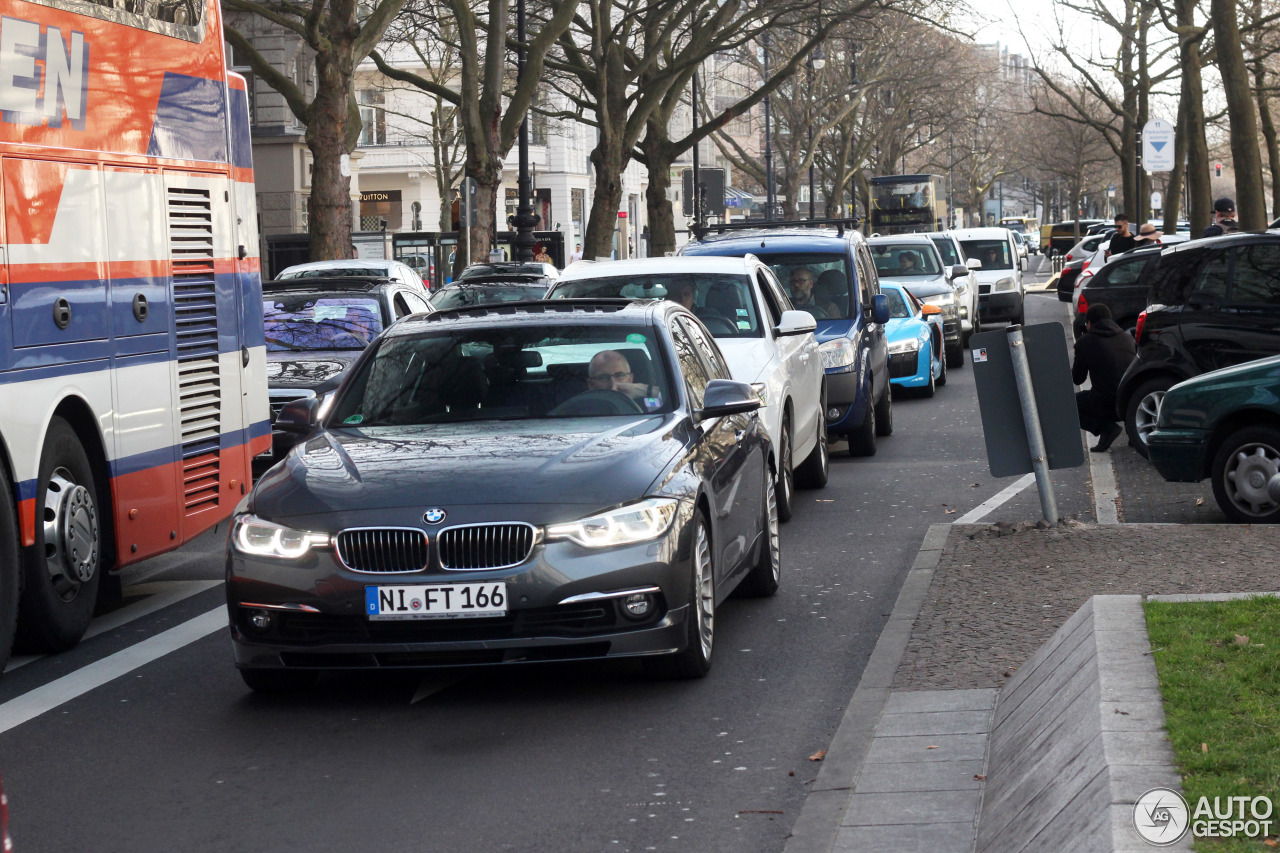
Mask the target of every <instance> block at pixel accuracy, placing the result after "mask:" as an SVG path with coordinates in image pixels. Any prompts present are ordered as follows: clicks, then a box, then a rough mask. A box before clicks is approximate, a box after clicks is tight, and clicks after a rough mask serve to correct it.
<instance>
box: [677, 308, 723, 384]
mask: <svg viewBox="0 0 1280 853" xmlns="http://www.w3.org/2000/svg"><path fill="white" fill-rule="evenodd" d="M680 322H681V323H682V324H683V325H684V326H685V330H686V331H687V332H688V333H689V337H690V338H691V339H692V340H693V343H694V346H696V347H697V348H698V352H700V353H702V357H703V358H704V359H706V363H707V366H708V367H709V368H710V369H711V378H712V379H732V378H733V376H732V374H730V373H729V365H727V364H725V361H724V357H723V356H722V355H721V354H720V350H719V349H717V348H716V345H715V343H714V342H712V341H711V340H710V339H709V338H708V337H707V336H706V335H704V334H703V333H702V330H701V329H699V328H698V327H697V326H696V325H695V324H693V323H690V322H688V321H687V319H685V320H681V321H680Z"/></svg>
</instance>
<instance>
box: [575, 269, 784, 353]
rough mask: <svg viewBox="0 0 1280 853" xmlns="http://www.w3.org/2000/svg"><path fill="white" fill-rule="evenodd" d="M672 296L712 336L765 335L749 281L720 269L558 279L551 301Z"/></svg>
mask: <svg viewBox="0 0 1280 853" xmlns="http://www.w3.org/2000/svg"><path fill="white" fill-rule="evenodd" d="M618 297H620V298H623V299H670V300H671V301H673V302H679V303H680V304H681V305H683V306H684V307H686V308H688V309H689V310H690V311H692V312H693V313H694V314H695V315H697V317H698V319H699V320H701V321H702V322H703V324H704V325H705V326H706V327H707V330H708V331H710V332H711V334H712V336H713V337H717V338H758V337H760V336H761V335H762V334H764V331H763V329H762V328H761V326H760V313H759V311H757V310H756V302H755V298H754V297H753V296H752V290H751V279H750V278H748V277H747V276H745V275H732V274H723V273H657V272H654V273H644V274H640V273H633V274H628V275H617V276H611V277H609V278H584V279H579V280H578V281H566V282H562V283H560V284H559V285H558V286H557V287H556V288H555V290H554V291H552V293H551V298H552V299H583V298H586V299H612V298H618Z"/></svg>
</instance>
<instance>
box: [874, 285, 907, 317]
mask: <svg viewBox="0 0 1280 853" xmlns="http://www.w3.org/2000/svg"><path fill="white" fill-rule="evenodd" d="M880 292H881V293H883V294H884V298H885V299H887V300H888V301H889V319H891V320H902V319H905V318H907V317H914V316H915V314H914V313H913V312H912V310H911V308H910V307H909V306H908V305H907V300H906V299H903V298H902V291H900V290H898V288H896V287H892V286H890V285H881V287H880Z"/></svg>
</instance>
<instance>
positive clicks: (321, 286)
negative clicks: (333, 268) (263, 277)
mask: <svg viewBox="0 0 1280 853" xmlns="http://www.w3.org/2000/svg"><path fill="white" fill-rule="evenodd" d="M392 285H396V286H401V285H402V283H401V282H398V281H392V280H391V279H389V278H365V277H363V276H316V277H315V278H285V279H276V280H274V281H264V282H263V283H262V290H263V292H264V293H265V292H268V291H270V292H271V293H280V292H283V291H286V290H294V291H304V292H305V291H325V292H330V293H338V292H342V291H346V292H348V293H352V294H355V293H370V292H372V291H376V290H385V289H387V288H388V287H390V286H392Z"/></svg>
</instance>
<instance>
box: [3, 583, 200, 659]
mask: <svg viewBox="0 0 1280 853" xmlns="http://www.w3.org/2000/svg"><path fill="white" fill-rule="evenodd" d="M221 584H222V581H157V582H155V583H143V584H135V585H133V586H128V587H125V589H124V594H125V596H134V595H145V596H147V597H146V598H144V599H143V600H142V601H135V602H134V603H133V604H130V605H128V606H126V607H121V608H120V609H119V610H116V611H113V612H111V613H108V614H106V615H105V616H102V617H99V618H98V619H94V620H93V622H91V623H90V624H89V630H87V631H85V632H84V637H82V638H81V639H82V640H87V639H89V638H90V637H96V636H98V635H99V634H103V633H105V632H107V631H114V630H115V629H116V628H119V627H120V626H121V625H127V624H129V623H130V622H132V621H133V620H135V619H141V618H142V617H143V616H146V615H148V614H151V613H155V612H156V611H157V610H163V609H164V608H166V607H168V606H169V605H170V604H176V603H177V602H179V601H182V600H183V599H184V598H190V597H191V596H193V595H196V594H197V593H201V592H204V591H205V590H207V589H213V588H214V587H215V586H219V585H221ZM42 657H44V655H18V656H16V657H13V658H11V659H10V660H9V663H8V665H7V666H5V668H4V671H5V672H12V671H13V670H15V669H17V668H19V667H22V666H26V665H27V664H29V663H31V662H32V661H37V660H40V658H42Z"/></svg>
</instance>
